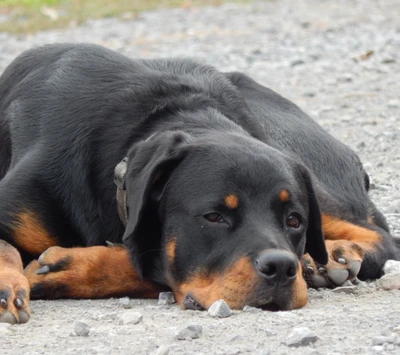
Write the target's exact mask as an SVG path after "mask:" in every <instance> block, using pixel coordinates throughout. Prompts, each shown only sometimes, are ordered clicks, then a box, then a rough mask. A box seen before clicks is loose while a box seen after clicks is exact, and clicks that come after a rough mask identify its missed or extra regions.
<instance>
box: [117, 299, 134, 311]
mask: <svg viewBox="0 0 400 355" xmlns="http://www.w3.org/2000/svg"><path fill="white" fill-rule="evenodd" d="M118 304H119V305H120V306H121V307H122V308H125V309H129V308H131V307H132V305H131V300H130V298H129V297H122V298H120V299H119V301H118Z"/></svg>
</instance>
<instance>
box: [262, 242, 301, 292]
mask: <svg viewBox="0 0 400 355" xmlns="http://www.w3.org/2000/svg"><path fill="white" fill-rule="evenodd" d="M255 264H256V267H257V270H258V271H259V272H260V273H261V274H262V276H263V277H264V278H265V279H266V280H267V281H268V282H270V283H276V284H280V285H285V284H289V283H291V282H293V281H294V280H295V279H296V275H297V268H298V264H299V263H298V259H297V257H296V255H294V254H292V253H290V252H288V251H285V250H277V249H270V250H265V251H263V252H261V253H260V255H259V256H258V258H257V259H256V261H255Z"/></svg>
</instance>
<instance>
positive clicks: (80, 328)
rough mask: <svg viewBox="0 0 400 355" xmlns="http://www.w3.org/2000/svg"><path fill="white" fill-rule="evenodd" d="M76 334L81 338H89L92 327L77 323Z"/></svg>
mask: <svg viewBox="0 0 400 355" xmlns="http://www.w3.org/2000/svg"><path fill="white" fill-rule="evenodd" d="M73 329H74V333H75V334H76V335H77V336H80V337H87V336H88V335H89V333H90V327H89V325H88V324H87V323H85V322H82V321H79V320H77V321H75V322H74V324H73Z"/></svg>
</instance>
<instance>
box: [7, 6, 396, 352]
mask: <svg viewBox="0 0 400 355" xmlns="http://www.w3.org/2000/svg"><path fill="white" fill-rule="evenodd" d="M194 3H195V2H194ZM82 41H83V42H94V43H98V44H102V45H105V46H107V47H109V48H113V49H116V50H118V51H120V52H122V53H124V54H126V55H128V56H132V57H143V58H145V57H159V56H190V57H194V58H197V59H199V60H201V61H204V62H207V63H210V64H213V65H215V66H216V67H218V68H219V69H221V70H241V71H244V72H246V73H248V74H249V75H251V76H252V77H254V78H255V79H257V80H258V81H260V82H261V83H263V84H265V85H266V86H268V87H270V88H272V89H273V90H275V91H278V92H279V93H281V94H282V95H284V96H286V97H288V98H289V99H291V100H293V101H294V102H295V103H297V104H298V105H299V106H300V107H302V108H303V109H304V110H305V111H306V112H308V113H309V114H310V115H311V116H312V117H313V118H314V119H316V120H317V121H318V122H319V123H320V124H321V125H322V126H323V127H325V129H327V130H328V131H329V132H330V133H331V134H332V135H334V136H335V137H337V138H339V139H340V140H342V141H344V142H345V143H346V144H348V145H349V146H350V147H352V148H353V149H354V150H356V151H357V152H358V153H359V155H360V156H361V159H362V160H363V162H364V164H365V166H366V170H367V171H368V173H369V174H370V175H371V177H372V190H371V196H372V199H373V200H374V201H375V202H376V204H377V205H378V206H379V207H380V208H381V210H382V211H383V212H384V213H385V215H386V217H387V219H388V221H389V224H390V225H391V227H392V230H393V233H394V234H397V235H399V234H400V218H399V217H400V192H399V189H398V185H399V183H400V117H399V116H400V97H399V92H400V4H399V1H398V0H359V1H358V0H336V1H328V0H307V1H300V0H299V1H291V0H277V1H264V2H259V3H252V4H244V5H237V4H226V5H223V6H221V7H218V8H214V7H207V8H193V7H192V8H189V9H173V10H163V11H157V12H148V13H142V14H140V16H138V17H137V18H134V19H131V20H125V21H122V20H117V19H105V20H96V21H90V22H89V23H87V24H86V25H84V26H80V27H71V28H68V29H64V30H57V31H48V32H43V33H38V34H36V35H29V36H26V35H20V36H10V35H8V34H5V33H0V71H2V70H3V69H4V68H5V67H6V65H7V64H9V63H10V62H11V60H12V59H13V58H14V57H15V56H16V55H18V54H19V53H21V52H22V51H24V50H26V49H28V48H31V47H34V46H38V45H42V44H45V43H51V42H82ZM124 302H126V301H123V303H124ZM130 306H131V308H132V309H131V310H127V309H124V308H123V306H121V303H119V300H116V299H111V300H97V301H93V300H86V301H80V300H66V301H64V300H63V301H36V302H32V309H33V312H34V313H33V317H32V318H31V320H30V321H29V322H28V323H27V324H23V325H17V326H11V327H9V326H7V325H6V326H1V327H0V353H1V354H24V355H28V354H232V355H233V354H244V353H248V354H272V355H273V354H332V355H333V354H337V355H338V354H400V291H399V290H393V291H379V290H376V288H375V283H370V284H364V283H362V284H360V285H358V286H357V289H356V290H353V291H352V292H351V293H345V292H338V293H334V292H332V291H330V290H319V291H316V290H311V291H310V302H309V304H308V305H307V306H306V307H305V308H303V309H301V310H297V311H291V312H277V313H270V312H257V311H252V310H251V309H250V310H247V312H239V311H234V312H233V314H232V316H231V317H229V318H224V319H219V318H213V317H210V316H209V315H208V313H207V312H198V311H181V310H180V309H179V308H178V307H177V306H176V305H170V306H169V305H157V300H154V301H143V300H131V302H130ZM131 311H132V312H137V313H140V314H141V315H143V319H142V320H141V321H140V322H139V323H138V324H125V325H120V324H119V320H120V319H124V316H123V315H124V313H125V312H131ZM75 321H82V322H84V323H86V324H87V325H88V327H89V329H90V333H89V335H88V336H87V337H82V336H76V335H74V332H72V330H73V329H74V322H75ZM191 325H200V326H201V327H202V329H203V331H202V332H201V334H199V338H197V339H191V340H190V339H189V338H188V339H186V340H178V339H176V337H175V335H176V334H177V332H179V331H180V330H181V329H183V328H186V327H188V326H191ZM299 327H306V328H308V329H309V330H310V332H311V333H312V334H315V336H316V337H317V340H316V341H315V342H313V343H310V344H309V345H303V346H300V347H289V346H288V345H287V337H288V335H289V334H290V333H291V332H292V331H293V330H294V328H299ZM305 343H307V342H305Z"/></svg>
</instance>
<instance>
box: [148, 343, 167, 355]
mask: <svg viewBox="0 0 400 355" xmlns="http://www.w3.org/2000/svg"><path fill="white" fill-rule="evenodd" d="M169 351H170V347H169V346H167V345H161V346H160V347H159V348H158V349H157V350H155V351H153V352H152V353H151V354H152V355H168V354H169Z"/></svg>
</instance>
